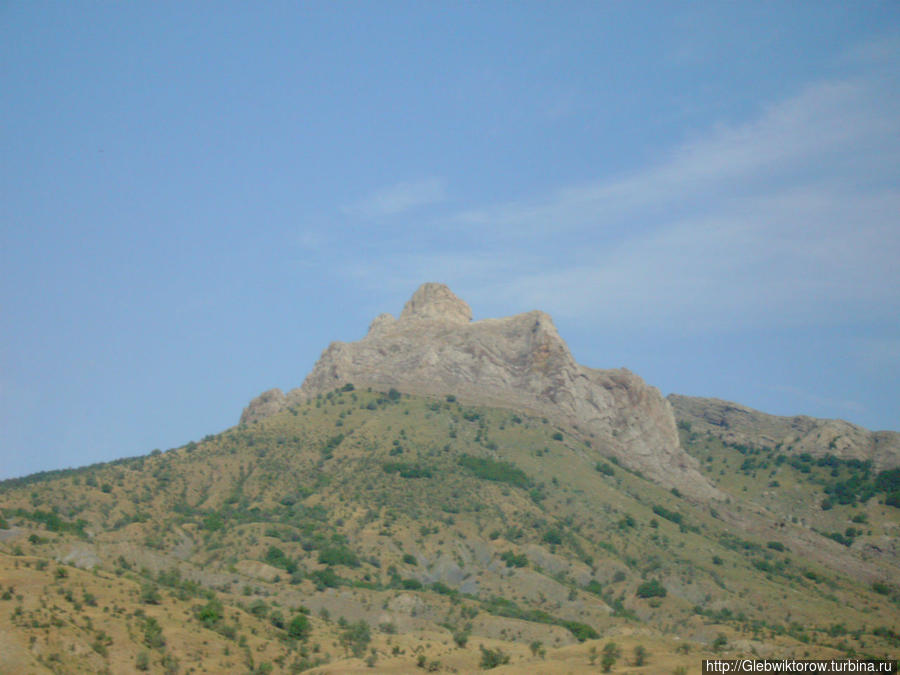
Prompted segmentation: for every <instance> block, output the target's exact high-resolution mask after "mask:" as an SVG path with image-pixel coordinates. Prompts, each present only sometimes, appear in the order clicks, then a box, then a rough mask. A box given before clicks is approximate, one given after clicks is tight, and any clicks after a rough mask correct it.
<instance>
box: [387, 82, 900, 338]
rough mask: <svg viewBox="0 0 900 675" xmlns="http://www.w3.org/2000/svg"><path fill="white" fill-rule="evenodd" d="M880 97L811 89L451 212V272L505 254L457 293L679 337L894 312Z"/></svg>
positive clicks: (896, 284) (884, 99)
mask: <svg viewBox="0 0 900 675" xmlns="http://www.w3.org/2000/svg"><path fill="white" fill-rule="evenodd" d="M889 85H890V83H887V82H883V81H874V82H873V81H870V80H867V81H863V80H857V81H842V82H825V83H820V84H816V85H813V86H810V87H807V88H806V89H804V90H803V91H800V92H799V93H798V94H796V95H795V96H793V97H791V98H790V99H788V100H785V101H782V102H780V103H778V104H775V105H772V106H770V107H769V108H768V109H766V110H765V111H764V112H763V113H762V114H760V115H759V116H758V117H757V118H756V119H754V120H750V121H747V122H745V123H744V124H740V125H732V126H725V125H720V126H718V127H716V128H714V129H712V130H710V131H709V132H708V133H707V134H705V135H704V136H701V137H698V138H696V139H694V140H693V141H692V142H689V143H685V144H684V145H682V146H680V147H677V148H675V149H674V150H673V151H672V152H671V153H670V154H669V155H668V157H667V158H665V159H664V160H663V161H661V162H659V163H658V164H656V165H653V166H649V167H647V168H645V169H644V170H642V171H638V172H636V173H633V174H632V175H629V176H625V177H620V178H616V179H612V180H602V181H596V182H594V183H591V184H587V185H577V186H569V187H566V188H562V189H559V190H557V191H555V192H554V193H552V194H549V195H547V196H545V197H544V198H541V199H535V200H530V201H522V202H516V203H501V204H494V205H490V206H487V207H484V208H480V209H470V210H467V211H465V212H461V213H458V214H456V215H455V216H453V217H452V218H451V219H449V220H447V221H445V222H444V226H445V227H446V228H447V229H448V230H450V231H453V232H456V233H458V235H459V238H460V241H465V242H467V243H466V244H465V245H462V244H461V246H460V247H459V248H457V249H455V250H453V251H450V252H448V253H447V256H448V261H456V260H458V259H459V258H461V257H466V256H474V257H476V258H478V259H484V257H485V256H486V255H487V252H488V250H489V249H487V248H486V247H487V246H489V247H490V249H491V250H502V251H503V259H504V264H503V265H502V266H500V267H498V268H497V269H496V271H492V270H491V269H489V268H488V269H483V270H480V271H476V270H472V269H471V268H468V271H469V272H473V273H475V274H477V275H478V279H477V280H475V279H473V278H472V277H464V278H465V279H466V281H467V282H468V285H472V286H475V287H477V292H479V293H480V294H482V295H484V296H485V297H491V298H495V299H496V298H507V299H512V298H517V299H518V302H517V304H519V303H521V302H522V299H523V298H527V299H528V300H530V304H531V305H532V306H535V307H542V308H545V309H547V310H549V311H551V312H554V313H559V314H561V315H570V316H578V317H581V318H582V319H584V320H591V319H594V320H597V321H616V320H627V321H631V322H636V323H637V324H645V325H649V324H656V325H659V323H660V322H663V323H664V324H665V323H669V322H673V321H676V320H677V319H678V317H682V316H685V315H689V316H690V317H691V321H690V322H683V321H681V322H679V323H678V329H679V330H686V329H690V327H691V326H693V327H694V328H695V329H698V330H704V329H707V328H709V327H710V326H717V327H719V328H725V329H739V328H743V327H746V326H748V325H761V324H771V323H775V322H779V323H781V322H785V321H787V322H793V323H798V322H800V323H809V322H822V321H825V322H830V321H846V320H852V319H853V318H854V317H857V318H858V317H864V316H866V315H867V314H869V313H871V312H874V311H876V308H879V307H880V308H882V309H881V311H883V308H884V307H885V306H887V307H893V308H894V309H895V310H897V311H900V266H898V265H897V264H896V261H897V260H898V259H900V218H898V215H897V214H898V213H900V190H898V189H897V187H896V186H897V185H898V180H900V172H898V167H900V97H898V96H897V95H896V94H895V93H894V92H893V90H892V89H891V88H890V86H889ZM467 235H468V236H467ZM488 235H489V236H488ZM479 240H481V241H485V240H487V241H488V243H487V244H484V245H483V246H479V244H478V241H479ZM422 254H423V255H424V256H426V257H428V258H429V259H430V265H431V266H434V267H440V266H441V265H439V264H438V263H436V261H435V260H434V257H435V254H434V252H433V251H428V252H426V251H423V252H422ZM400 265H401V267H403V268H405V269H407V270H408V271H412V270H414V269H415V268H417V267H420V265H418V264H416V263H415V262H413V259H412V258H410V257H407V258H406V260H405V261H404V262H401V263H400ZM452 266H453V265H452V264H451V265H447V267H452ZM457 270H458V272H459V274H457V277H462V276H463V274H464V273H465V271H466V270H467V268H466V267H462V266H461V267H458V268H457ZM501 271H502V274H501V273H500V272H501ZM511 271H512V273H511Z"/></svg>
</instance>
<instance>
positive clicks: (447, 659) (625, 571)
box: [0, 284, 900, 675]
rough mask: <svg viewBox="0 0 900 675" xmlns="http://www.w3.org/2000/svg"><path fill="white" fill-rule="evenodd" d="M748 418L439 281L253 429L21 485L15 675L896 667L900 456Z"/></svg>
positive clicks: (8, 656)
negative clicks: (807, 660)
mask: <svg viewBox="0 0 900 675" xmlns="http://www.w3.org/2000/svg"><path fill="white" fill-rule="evenodd" d="M720 403H721V402H709V401H704V400H699V399H686V398H685V397H674V396H673V397H671V398H670V399H669V401H666V399H663V398H662V397H661V395H660V394H659V393H658V392H657V391H656V390H655V389H653V388H652V387H650V386H648V385H646V384H645V383H644V382H643V381H642V380H640V379H639V378H638V377H636V376H634V375H632V374H630V373H628V372H627V371H622V370H614V371H597V370H592V369H589V368H585V367H584V366H580V365H578V364H577V363H575V362H574V360H573V359H572V357H571V354H570V353H569V351H568V349H567V348H566V346H565V343H564V342H563V341H562V340H561V338H560V337H559V336H558V334H557V332H556V330H555V328H554V327H553V324H552V322H551V321H550V319H549V317H547V316H546V315H545V314H542V313H540V312H530V313H527V314H522V315H518V316H514V317H509V318H505V319H488V320H482V321H471V312H470V311H469V309H468V306H466V305H465V303H464V302H462V301H461V300H459V299H458V298H456V297H455V296H454V295H453V294H452V293H451V292H450V291H449V290H448V289H447V288H446V287H443V286H439V285H432V284H427V285H425V286H423V287H422V288H420V289H419V290H418V291H417V292H416V293H415V295H414V296H413V298H412V299H411V300H410V301H409V302H408V303H407V305H406V307H405V308H404V310H403V312H402V313H401V315H400V316H399V317H398V318H396V319H394V318H392V317H389V316H386V315H383V316H381V317H379V318H378V319H376V320H375V322H374V323H373V325H372V327H371V328H370V330H369V333H368V334H367V335H366V337H365V338H363V339H362V340H360V341H359V342H356V343H350V344H341V343H335V344H333V345H331V346H330V347H329V348H328V349H327V350H326V351H325V353H324V354H323V355H322V358H321V359H320V360H319V362H318V363H317V364H316V366H315V368H314V369H313V371H312V372H311V373H310V375H309V377H307V379H306V381H305V382H304V383H303V385H302V386H301V387H300V388H298V389H296V390H293V391H291V392H289V393H287V394H283V393H281V392H278V391H272V392H267V393H266V394H264V395H262V396H260V397H258V398H257V399H254V401H253V402H252V403H251V404H250V405H249V406H248V407H247V409H246V410H245V411H244V414H243V415H242V418H241V422H240V423H239V424H237V425H235V426H234V427H231V428H229V429H226V430H224V431H222V432H221V433H217V434H210V435H208V436H206V437H204V438H203V439H199V440H197V441H192V442H189V443H186V444H185V445H183V446H181V447H178V448H172V449H169V450H167V451H165V452H163V451H160V450H154V451H152V452H150V453H148V454H146V455H144V456H140V457H132V458H124V459H121V460H116V461H114V462H108V463H103V464H97V465H93V466H87V467H82V468H78V469H71V470H62V471H53V472H45V473H41V474H35V475H32V476H26V477H23V478H18V479H14V480H7V481H3V482H0V673H7V672H9V673H86V672H96V673H130V672H154V673H191V672H193V673H198V672H211V673H240V674H246V673H252V674H254V675H264V674H266V673H298V672H314V673H319V674H324V673H332V674H338V673H340V674H343V673H371V672H377V673H419V672H423V671H424V672H444V673H453V672H455V673H474V672H482V671H485V670H494V671H495V672H498V673H504V672H505V673H535V672H537V673H560V674H561V673H594V672H597V670H598V669H601V666H602V667H606V666H608V667H609V668H610V669H611V670H612V672H630V673H679V672H688V671H693V670H696V668H697V662H698V661H699V660H700V659H702V658H706V657H711V656H713V655H721V656H725V657H729V658H737V657H745V656H758V657H772V658H782V657H790V656H794V657H801V658H802V657H814V658H830V657H847V656H853V655H857V656H872V657H879V658H880V657H886V656H889V655H891V654H896V652H897V649H898V648H900V631H898V629H897V626H898V625H900V588H898V583H897V579H900V469H898V468H895V465H894V464H892V460H890V459H889V457H890V456H891V455H890V453H886V454H885V453H882V449H883V448H882V446H881V445H879V444H880V443H881V441H880V440H879V441H878V443H876V445H874V446H871V445H865V443H864V442H863V440H860V441H859V443H860V445H859V447H858V448H857V449H855V450H854V451H853V452H854V453H859V454H840V453H841V452H843V451H842V450H841V448H842V446H841V441H840V439H838V440H836V441H835V443H834V444H833V447H832V443H831V440H828V441H826V440H825V439H826V434H825V431H824V429H825V428H831V427H830V426H828V424H827V423H823V426H822V427H821V428H822V429H823V431H822V432H821V438H819V437H818V434H819V432H818V431H815V426H811V427H809V429H810V430H809V431H808V432H804V433H805V434H806V436H798V439H799V440H793V441H792V440H789V439H788V437H787V435H785V434H783V433H782V431H783V427H782V426H779V425H783V422H781V421H779V418H773V419H771V420H770V419H768V416H765V415H764V414H762V413H756V412H755V411H750V412H747V413H743V412H741V413H734V412H731V410H730V408H729V406H732V407H735V406H734V405H733V404H722V405H723V406H724V408H722V407H721V406H720V405H719V404H720ZM716 410H718V411H719V412H715V411H716ZM751 413H752V414H751ZM741 419H751V420H752V423H751V422H747V423H746V424H742V425H741V424H739V423H738V422H737V420H741ZM716 420H718V421H719V423H714V421H716ZM804 428H805V427H804ZM729 430H730V431H729ZM863 431H864V430H860V432H859V436H858V437H859V439H865V438H866V436H865V434H864V433H863ZM729 433H734V434H740V435H735V436H730V435H728V434H729ZM807 436H809V442H810V443H812V439H813V438H815V440H816V441H817V442H818V445H815V452H813V451H812V449H811V448H812V445H802V446H801V445H798V443H800V442H801V441H802V439H803V438H806V437H807ZM876 436H877V438H879V439H880V438H881V436H879V435H876ZM854 438H856V436H854ZM807 448H810V450H809V451H807ZM879 453H881V454H879ZM882 454H884V456H885V457H888V459H887V460H881V459H877V457H881V456H882ZM876 455H877V457H876ZM666 473H671V474H673V476H674V478H667V477H666V476H665V475H664V474H666Z"/></svg>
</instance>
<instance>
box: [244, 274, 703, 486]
mask: <svg viewBox="0 0 900 675" xmlns="http://www.w3.org/2000/svg"><path fill="white" fill-rule="evenodd" d="M348 382H350V383H353V384H354V385H355V386H356V387H372V388H374V389H376V390H381V391H386V390H388V389H390V388H391V387H393V388H396V389H398V390H399V391H403V392H407V393H411V394H422V395H432V396H443V395H446V394H453V395H455V396H457V397H458V398H459V399H460V401H462V402H464V403H469V404H480V405H488V406H498V407H504V408H511V409H515V410H522V411H524V412H529V413H532V414H537V415H541V416H545V417H547V418H549V419H551V420H553V421H554V422H555V423H557V424H560V425H565V426H567V427H570V428H576V429H577V430H578V433H580V434H581V436H582V437H583V439H584V440H589V441H590V443H591V448H592V450H591V451H590V452H591V453H595V454H596V455H597V457H598V458H599V457H600V456H608V457H615V458H617V459H618V460H619V462H620V463H621V464H622V465H624V466H626V467H629V468H631V469H635V470H638V471H640V472H641V473H642V474H643V475H644V476H646V477H647V478H649V479H651V480H653V481H655V482H657V483H660V484H662V485H665V486H667V487H677V488H678V489H679V490H681V491H682V492H684V493H685V494H688V495H691V496H693V497H696V498H701V499H707V498H712V497H718V496H720V493H718V491H717V490H716V489H715V488H714V487H713V486H712V485H710V484H709V483H708V481H707V480H706V479H705V478H704V477H703V476H702V475H701V474H700V473H699V471H698V469H697V463H696V461H695V460H694V459H693V458H692V457H690V456H689V455H688V454H687V453H686V452H685V451H684V450H683V449H682V448H681V446H680V444H679V440H678V433H677V430H676V427H675V419H674V416H673V414H672V410H671V408H670V406H669V404H668V402H667V401H666V400H665V399H664V398H663V396H662V395H661V394H660V393H659V391H658V390H657V389H656V388H654V387H651V386H649V385H647V384H646V383H645V382H644V381H643V380H642V379H641V378H640V377H638V376H637V375H635V374H633V373H631V372H630V371H628V370H626V369H624V368H621V369H615V370H595V369H592V368H587V367H585V366H582V365H579V364H578V363H576V362H575V359H574V358H573V356H572V354H571V352H570V351H569V349H568V347H567V345H566V343H565V342H564V341H563V339H562V338H561V337H560V336H559V334H558V333H557V331H556V327H555V326H554V325H553V321H552V320H551V318H550V317H549V316H548V315H547V314H545V313H543V312H540V311H533V312H527V313H525V314H518V315H516V316H511V317H506V318H502V319H483V320H480V321H472V311H471V309H470V308H469V306H468V304H466V303H465V302H464V301H462V300H461V299H459V298H458V297H456V296H455V295H454V294H453V293H452V292H451V291H450V289H449V288H447V287H446V286H444V285H443V284H434V283H427V284H424V285H422V286H421V287H420V288H419V289H418V290H417V291H416V292H415V294H414V295H413V296H412V298H411V299H410V300H409V301H408V302H407V303H406V306H405V307H404V308H403V311H402V313H401V314H400V316H399V318H396V319H395V318H394V317H392V316H391V315H389V314H382V315H380V316H378V317H377V318H376V319H375V320H374V321H373V322H372V324H371V326H370V328H369V332H368V334H367V335H366V336H365V337H364V338H363V339H362V340H360V341H358V342H352V343H343V342H335V343H332V344H331V345H330V346H329V347H328V348H327V349H326V350H325V352H324V353H323V354H322V356H321V357H320V358H319V361H318V362H317V363H316V365H315V367H314V368H313V370H312V372H311V373H310V374H309V375H308V376H307V378H306V380H305V381H304V382H303V385H302V386H301V387H300V388H299V389H295V390H293V391H291V392H289V393H288V394H286V395H285V394H282V393H281V392H280V391H278V390H272V391H269V392H266V393H265V394H263V395H262V396H260V397H258V398H257V399H254V401H252V402H251V403H250V405H249V406H248V407H247V409H246V410H245V411H244V414H243V415H242V417H241V421H242V422H252V421H253V420H255V419H260V418H261V417H265V416H267V415H269V414H272V412H274V411H277V410H280V409H283V408H285V407H287V406H289V405H292V404H294V403H296V402H301V401H305V400H307V399H308V398H310V397H314V396H316V395H317V394H321V393H327V392H329V391H332V390H333V389H335V388H337V387H340V386H342V385H344V384H346V383H348Z"/></svg>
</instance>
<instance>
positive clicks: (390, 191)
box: [342, 178, 447, 218]
mask: <svg viewBox="0 0 900 675" xmlns="http://www.w3.org/2000/svg"><path fill="white" fill-rule="evenodd" d="M446 198H447V186H446V183H445V181H444V180H442V179H440V178H427V179H424V180H419V181H413V182H404V183H397V184H395V185H391V186H388V187H384V188H381V189H379V190H376V191H374V192H372V193H371V194H369V195H368V196H366V197H365V198H364V199H362V200H361V201H360V202H358V203H356V204H352V205H350V206H345V207H343V209H342V211H343V212H344V213H346V214H348V215H353V216H359V217H362V218H379V217H384V216H397V215H400V214H402V213H405V212H407V211H412V210H413V209H418V208H422V207H424V206H430V205H433V204H437V203H439V202H442V201H444V200H445V199H446Z"/></svg>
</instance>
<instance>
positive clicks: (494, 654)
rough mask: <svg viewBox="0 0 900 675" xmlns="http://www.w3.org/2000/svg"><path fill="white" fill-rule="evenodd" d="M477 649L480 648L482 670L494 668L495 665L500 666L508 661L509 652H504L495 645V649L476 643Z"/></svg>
mask: <svg viewBox="0 0 900 675" xmlns="http://www.w3.org/2000/svg"><path fill="white" fill-rule="evenodd" d="M478 647H479V649H481V663H480V665H481V667H482V669H484V670H490V669H491V668H496V667H497V666H502V665H505V664H507V663H509V654H507V653H505V652H504V651H503V650H502V649H500V648H499V647H497V649H488V648H487V647H485V646H484V645H478Z"/></svg>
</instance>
